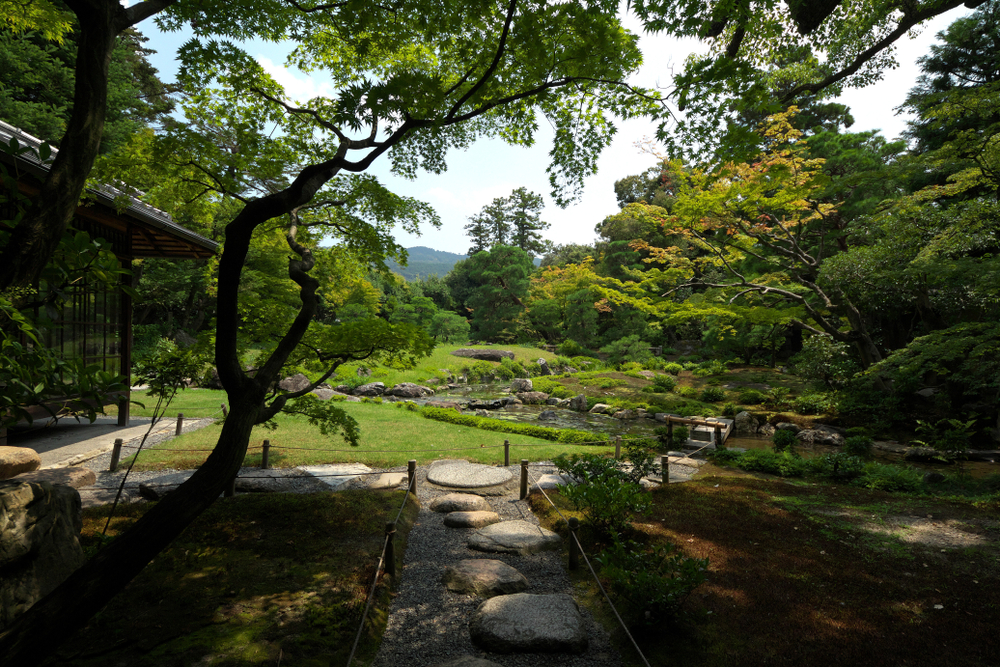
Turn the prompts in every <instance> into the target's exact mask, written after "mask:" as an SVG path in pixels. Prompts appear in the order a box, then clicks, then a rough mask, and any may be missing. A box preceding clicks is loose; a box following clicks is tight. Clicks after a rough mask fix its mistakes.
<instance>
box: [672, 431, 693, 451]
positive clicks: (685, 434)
mask: <svg viewBox="0 0 1000 667" xmlns="http://www.w3.org/2000/svg"><path fill="white" fill-rule="evenodd" d="M689 437H691V432H690V431H689V430H688V427H687V426H675V427H674V438H673V442H671V443H670V444H672V445H673V446H674V448H675V449H683V447H684V445H686V444H687V441H688V438H689Z"/></svg>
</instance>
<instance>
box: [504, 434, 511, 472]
mask: <svg viewBox="0 0 1000 667" xmlns="http://www.w3.org/2000/svg"><path fill="white" fill-rule="evenodd" d="M503 464H504V466H505V467H506V466H509V465H510V440H504V441H503Z"/></svg>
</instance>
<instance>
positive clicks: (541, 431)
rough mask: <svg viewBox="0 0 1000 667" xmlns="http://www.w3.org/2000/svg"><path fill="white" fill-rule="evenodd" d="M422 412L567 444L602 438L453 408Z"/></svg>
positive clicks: (571, 430) (451, 422) (431, 415)
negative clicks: (465, 413) (469, 413)
mask: <svg viewBox="0 0 1000 667" xmlns="http://www.w3.org/2000/svg"><path fill="white" fill-rule="evenodd" d="M420 414H421V415H422V416H424V417H426V418H427V419H433V420H435V421H440V422H447V423H449V424H458V425H459V426H471V427H472V428H480V429H483V430H484V431H498V432H500V433H516V434H518V435H530V436H531V437H533V438H540V439H542V440H551V441H553V442H563V443H567V444H572V443H580V442H593V441H595V440H602V438H601V436H600V435H598V434H596V433H588V432H587V431H579V430H576V429H571V428H552V427H550V426H535V425H533V424H519V423H517V422H509V421H505V420H503V419H491V418H490V417H476V416H475V415H463V414H462V413H461V412H458V411H457V410H452V409H451V408H423V409H422V410H421V411H420Z"/></svg>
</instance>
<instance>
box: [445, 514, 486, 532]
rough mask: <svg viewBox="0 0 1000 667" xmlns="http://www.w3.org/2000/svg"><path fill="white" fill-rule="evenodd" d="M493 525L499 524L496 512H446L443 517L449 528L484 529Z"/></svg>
mask: <svg viewBox="0 0 1000 667" xmlns="http://www.w3.org/2000/svg"><path fill="white" fill-rule="evenodd" d="M494 523H500V515H499V514H497V513H496V512H448V514H446V515H445V517H444V525H446V526H448V527H449V528H485V527H486V526H491V525H493V524H494Z"/></svg>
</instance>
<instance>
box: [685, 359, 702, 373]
mask: <svg viewBox="0 0 1000 667" xmlns="http://www.w3.org/2000/svg"><path fill="white" fill-rule="evenodd" d="M698 365H699V364H698V362H697V361H685V362H684V370H686V371H693V370H694V369H696V368H698Z"/></svg>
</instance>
